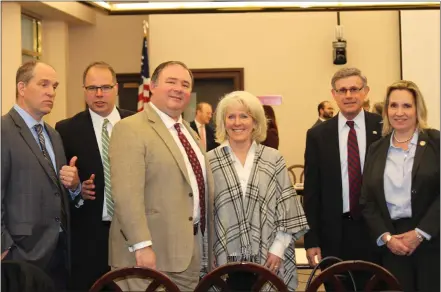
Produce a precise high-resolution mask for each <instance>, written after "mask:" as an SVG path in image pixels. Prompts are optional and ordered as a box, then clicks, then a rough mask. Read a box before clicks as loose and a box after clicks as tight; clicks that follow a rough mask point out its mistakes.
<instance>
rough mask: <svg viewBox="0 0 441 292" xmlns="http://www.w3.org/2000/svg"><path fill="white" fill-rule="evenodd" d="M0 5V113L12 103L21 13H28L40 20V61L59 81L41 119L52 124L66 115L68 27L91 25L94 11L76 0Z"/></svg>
mask: <svg viewBox="0 0 441 292" xmlns="http://www.w3.org/2000/svg"><path fill="white" fill-rule="evenodd" d="M1 7H2V15H1V16H2V17H1V22H2V28H3V29H2V48H1V51H2V77H1V84H2V92H1V93H2V95H1V98H2V114H5V113H6V112H8V111H9V109H10V108H11V107H12V106H13V105H14V103H15V73H16V71H17V68H18V67H19V66H20V64H21V63H22V56H21V13H22V12H25V13H27V14H29V13H30V14H32V15H33V16H35V17H36V18H38V19H40V20H42V58H41V60H42V61H44V62H47V63H49V64H51V65H52V66H53V67H54V68H55V69H56V71H57V73H58V79H59V82H60V86H59V87H58V89H57V97H56V100H55V104H54V108H53V110H52V113H51V114H49V115H48V116H46V117H45V121H47V122H48V123H49V124H50V125H54V124H55V123H56V122H57V121H59V120H61V119H64V118H66V105H67V102H66V101H67V91H68V90H67V79H68V77H67V76H68V71H69V68H68V61H69V59H68V54H69V43H68V32H69V26H72V25H80V26H82V27H87V25H91V24H94V22H95V14H96V12H95V10H93V9H92V8H90V7H87V6H85V5H82V4H80V3H76V2H50V3H49V2H1ZM6 28H7V29H6Z"/></svg>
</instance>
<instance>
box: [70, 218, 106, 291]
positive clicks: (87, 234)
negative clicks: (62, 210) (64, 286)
mask: <svg viewBox="0 0 441 292" xmlns="http://www.w3.org/2000/svg"><path fill="white" fill-rule="evenodd" d="M75 219H77V218H75ZM109 230H110V221H101V220H100V221H99V222H93V223H92V222H91V223H90V224H89V226H87V227H85V226H83V225H81V224H80V225H79V226H74V227H72V233H71V234H72V272H71V277H70V284H69V290H71V291H88V290H89V289H90V288H91V287H92V285H93V284H94V283H95V281H97V280H98V279H99V278H100V277H101V276H103V275H104V274H106V273H107V272H109V271H110V266H109V260H108V259H109ZM106 291H112V289H110V288H109V287H106Z"/></svg>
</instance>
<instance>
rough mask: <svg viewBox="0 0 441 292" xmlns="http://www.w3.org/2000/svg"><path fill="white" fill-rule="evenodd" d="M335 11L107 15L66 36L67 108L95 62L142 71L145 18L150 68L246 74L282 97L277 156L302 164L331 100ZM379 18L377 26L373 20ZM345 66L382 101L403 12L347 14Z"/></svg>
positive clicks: (75, 106)
mask: <svg viewBox="0 0 441 292" xmlns="http://www.w3.org/2000/svg"><path fill="white" fill-rule="evenodd" d="M336 19H337V18H336V13H333V12H318V13H312V12H309V13H262V14H261V13H244V14H198V15H190V14H187V15H150V16H149V17H147V16H145V15H144V16H143V15H139V16H102V15H97V18H96V26H95V27H89V28H82V27H75V28H72V29H70V30H69V45H70V49H69V51H70V55H69V57H70V58H69V64H70V70H69V75H70V77H69V83H68V88H69V92H68V96H69V97H68V101H67V102H68V109H67V115H68V116H71V115H73V114H75V113H77V112H78V111H80V110H83V109H84V100H83V97H82V89H81V85H82V83H81V74H82V71H83V70H84V68H85V67H86V66H87V64H88V63H90V62H92V61H95V60H103V61H106V62H109V63H110V64H112V65H113V66H114V67H115V70H116V71H117V73H137V72H139V64H140V54H141V39H142V21H143V20H148V21H149V26H150V32H149V43H150V46H149V55H150V67H151V69H153V68H154V67H155V66H157V65H158V64H159V63H161V62H163V61H166V60H170V59H177V60H181V61H184V62H185V63H187V65H188V66H189V67H190V68H227V67H243V68H244V69H245V88H246V90H248V91H250V92H252V93H254V94H256V95H261V94H281V95H283V105H282V106H276V107H275V111H276V115H277V119H278V123H279V128H280V138H281V145H280V150H281V152H282V154H283V155H284V156H285V158H286V160H287V163H288V164H294V163H303V153H304V146H305V135H306V131H307V130H308V128H309V127H310V126H311V125H312V124H313V123H314V121H315V120H316V119H317V114H316V108H317V104H318V103H319V102H320V101H322V100H324V99H331V98H332V97H331V95H330V85H329V82H330V79H331V77H332V74H333V73H334V72H335V71H336V70H337V69H339V68H340V67H339V66H335V65H333V64H332V41H333V40H334V28H335V25H336ZM373 19H375V21H372V20H373ZM341 24H342V25H344V26H345V38H346V39H347V41H348V60H349V62H348V65H349V66H357V67H359V68H361V69H362V70H363V71H364V72H365V73H366V75H367V76H368V80H369V84H370V85H371V95H370V96H371V99H372V100H373V101H376V100H380V99H381V98H382V95H383V93H384V90H385V88H386V86H387V85H388V84H389V83H391V82H392V81H394V80H396V79H398V78H399V74H400V73H399V72H400V64H399V34H398V31H399V29H398V12H396V11H378V12H344V13H341Z"/></svg>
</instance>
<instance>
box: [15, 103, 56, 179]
mask: <svg viewBox="0 0 441 292" xmlns="http://www.w3.org/2000/svg"><path fill="white" fill-rule="evenodd" d="M9 115H10V116H11V118H12V120H13V121H14V123H15V125H16V126H17V127H18V128H19V129H20V135H21V136H22V137H23V140H24V141H25V142H26V144H28V146H29V148H30V149H31V151H32V152H33V153H34V154H35V156H36V157H37V160H38V162H39V163H40V165H41V166H42V167H43V169H44V171H45V172H46V174H47V175H48V176H49V177H50V178H51V179H52V181H53V182H54V183H55V184H56V185H58V181H57V177H54V175H53V170H52V169H51V166H50V164H49V162H48V161H47V160H46V158H44V155H43V152H41V149H40V146H39V145H38V144H37V141H36V140H35V138H34V136H33V135H32V133H31V130H30V129H29V128H28V126H27V125H26V123H25V121H24V120H23V119H22V117H21V116H20V115H19V113H17V111H16V110H15V109H11V110H10V111H9Z"/></svg>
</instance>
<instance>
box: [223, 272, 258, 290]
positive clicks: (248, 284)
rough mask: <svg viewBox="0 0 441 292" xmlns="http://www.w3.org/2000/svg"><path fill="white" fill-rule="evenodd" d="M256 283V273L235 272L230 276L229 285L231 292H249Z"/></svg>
mask: <svg viewBox="0 0 441 292" xmlns="http://www.w3.org/2000/svg"><path fill="white" fill-rule="evenodd" d="M256 281H257V275H256V274H254V273H247V272H234V273H230V274H229V275H228V279H227V284H228V287H229V288H230V290H229V291H231V292H245V291H247V292H249V291H252V287H253V285H254V283H256Z"/></svg>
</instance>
